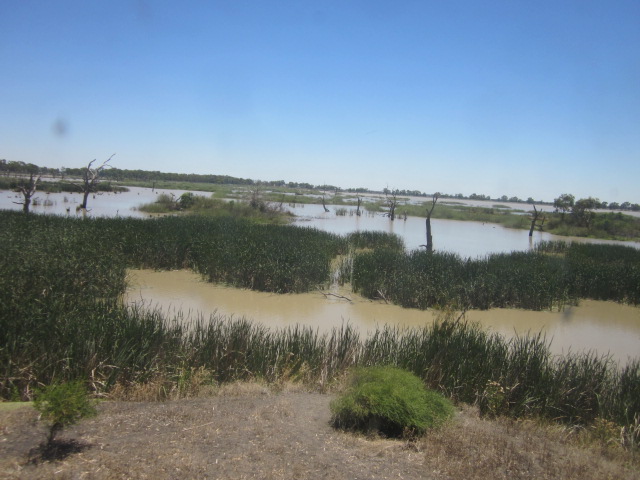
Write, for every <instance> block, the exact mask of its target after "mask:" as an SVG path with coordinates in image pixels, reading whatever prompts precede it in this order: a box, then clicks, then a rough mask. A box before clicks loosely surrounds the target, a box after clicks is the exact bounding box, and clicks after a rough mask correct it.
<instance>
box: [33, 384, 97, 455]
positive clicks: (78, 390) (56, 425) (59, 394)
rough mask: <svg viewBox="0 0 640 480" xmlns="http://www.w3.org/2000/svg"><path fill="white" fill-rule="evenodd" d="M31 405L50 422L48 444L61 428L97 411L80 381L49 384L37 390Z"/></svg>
mask: <svg viewBox="0 0 640 480" xmlns="http://www.w3.org/2000/svg"><path fill="white" fill-rule="evenodd" d="M33 406H34V407H35V408H36V410H38V411H39V412H40V414H41V416H42V418H43V419H44V420H45V421H47V422H49V423H50V427H49V435H48V436H47V444H48V445H51V444H52V443H53V441H54V439H55V436H56V434H57V433H58V432H60V431H61V430H62V429H63V428H65V427H67V426H69V425H73V424H75V423H77V422H78V421H80V420H81V419H83V418H85V417H91V416H94V415H95V414H96V413H97V412H96V408H95V405H94V404H93V402H92V401H91V400H90V399H89V397H88V395H87V391H86V389H85V388H84V385H82V383H81V382H70V383H61V384H53V385H50V386H48V387H46V388H44V389H42V390H41V391H40V392H38V394H37V395H36V398H35V400H34V403H33Z"/></svg>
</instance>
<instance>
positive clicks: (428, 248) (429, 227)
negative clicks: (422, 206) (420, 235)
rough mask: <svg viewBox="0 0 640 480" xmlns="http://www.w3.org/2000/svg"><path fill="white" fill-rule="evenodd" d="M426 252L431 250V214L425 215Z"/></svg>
mask: <svg viewBox="0 0 640 480" xmlns="http://www.w3.org/2000/svg"><path fill="white" fill-rule="evenodd" d="M427 252H433V236H432V235H431V214H430V213H429V214H428V215H427Z"/></svg>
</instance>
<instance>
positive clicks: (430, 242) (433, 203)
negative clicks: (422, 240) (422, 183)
mask: <svg viewBox="0 0 640 480" xmlns="http://www.w3.org/2000/svg"><path fill="white" fill-rule="evenodd" d="M438 198H440V192H436V193H434V194H433V196H432V197H431V207H430V208H428V209H427V221H426V224H427V244H426V245H425V247H426V248H427V252H433V236H432V235H431V214H432V213H433V209H434V208H436V203H438Z"/></svg>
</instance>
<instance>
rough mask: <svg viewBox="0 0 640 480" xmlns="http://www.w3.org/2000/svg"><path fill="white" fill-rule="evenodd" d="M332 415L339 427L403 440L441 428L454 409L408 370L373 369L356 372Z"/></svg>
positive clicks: (335, 404) (332, 410)
mask: <svg viewBox="0 0 640 480" xmlns="http://www.w3.org/2000/svg"><path fill="white" fill-rule="evenodd" d="M331 412H332V414H333V419H332V422H333V425H334V426H335V427H337V428H345V429H350V430H362V431H365V432H371V431H378V432H380V433H382V434H384V435H386V436H391V437H399V436H411V435H419V434H422V433H424V432H426V431H427V430H428V429H429V428H433V427H437V426H439V425H441V424H442V423H443V422H444V421H445V420H447V419H448V418H449V417H451V415H452V414H453V406H452V404H451V403H450V402H449V401H448V400H447V399H445V398H444V397H443V396H442V395H440V394H438V393H436V392H433V391H431V390H427V389H426V388H425V387H424V385H423V383H422V381H421V380H420V379H419V378H418V377H417V376H415V375H414V374H412V373H410V372H408V371H406V370H401V369H399V368H395V367H369V368H359V369H357V370H355V372H354V373H353V375H352V377H351V379H350V382H349V386H348V388H347V390H346V392H345V393H344V394H343V395H342V396H340V397H338V398H337V399H335V400H334V401H333V402H332V403H331Z"/></svg>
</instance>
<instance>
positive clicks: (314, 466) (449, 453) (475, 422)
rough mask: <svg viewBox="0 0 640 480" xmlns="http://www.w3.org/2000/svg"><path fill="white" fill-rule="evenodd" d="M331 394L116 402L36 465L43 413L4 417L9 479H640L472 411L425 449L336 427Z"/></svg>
mask: <svg viewBox="0 0 640 480" xmlns="http://www.w3.org/2000/svg"><path fill="white" fill-rule="evenodd" d="M331 398H332V397H331V396H329V395H323V394H317V393H304V392H295V391H285V392H281V393H270V392H269V391H268V390H266V389H264V388H262V387H260V388H258V387H254V388H252V389H249V390H248V391H247V389H244V390H243V391H242V392H241V393H240V394H229V393H228V392H227V394H225V395H217V396H214V397H208V398H197V399H188V400H179V401H167V402H153V403H149V402H115V401H114V402H104V403H102V404H101V405H100V407H99V415H98V416H97V417H95V418H91V419H88V420H85V421H83V422H82V423H80V424H79V425H76V426H74V427H72V428H70V429H68V431H65V432H63V434H62V435H61V438H62V439H66V440H70V439H75V441H76V442H77V443H75V444H74V445H75V447H76V450H77V451H75V452H73V453H71V454H69V455H68V456H67V457H66V458H64V459H62V460H56V461H42V460H40V461H36V462H34V461H33V460H34V459H35V460H37V459H38V457H37V455H36V454H35V453H34V447H37V446H38V444H39V443H40V442H41V441H42V440H43V438H44V434H45V431H46V430H45V428H44V427H43V426H42V425H41V424H39V423H38V422H37V413H36V412H35V410H33V409H32V408H30V407H22V408H19V409H15V410H10V411H5V410H0V478H7V479H39V478H43V479H44V478H47V479H49V478H55V479H70V478H73V479H76V478H78V479H126V478H132V479H153V480H156V479H158V480H159V479H191V478H194V479H195V478H212V479H213V478H229V479H249V478H260V479H306V478H309V479H316V478H317V479H323V478H326V479H349V480H354V479H391V478H394V479H396V478H398V479H458V478H471V479H473V478H478V479H480V478H482V479H488V478H504V479H517V478H523V479H524V478H527V479H528V478H562V479H566V478H576V479H577V478H580V479H588V478H594V479H596V478H597V479H607V478H611V479H614V478H615V479H619V478H629V479H631V478H640V472H639V471H638V470H637V468H636V469H635V470H634V469H632V468H631V467H625V466H624V462H627V463H628V460H629V457H628V455H627V456H625V455H624V454H623V453H621V454H620V455H616V454H615V452H614V453H611V452H610V451H609V450H607V451H606V452H605V453H603V452H602V451H601V450H600V449H598V450H595V449H594V448H591V450H587V449H586V447H579V446H576V445H575V444H574V443H572V442H567V441H564V440H563V435H562V433H561V432H559V433H557V434H556V433H554V432H551V433H550V430H549V429H548V428H547V429H543V428H541V427H539V426H536V425H534V424H533V423H527V422H512V421H507V420H503V421H488V420H484V419H480V418H479V417H478V416H477V414H476V413H475V411H474V410H473V409H471V408H468V409H464V410H462V411H460V412H459V413H458V414H457V418H456V419H455V421H453V422H452V423H451V424H450V425H448V426H447V427H445V428H444V429H442V430H441V431H439V432H435V433H431V434H430V435H428V436H427V437H426V438H424V439H420V440H418V441H415V442H407V441H401V440H390V439H381V438H366V437H364V436H358V435H354V434H351V433H346V432H340V431H335V430H334V429H332V428H331V426H330V425H329V419H330V411H329V402H330V400H331ZM30 451H31V453H30ZM30 458H31V460H32V461H31V462H30V461H29V459H30Z"/></svg>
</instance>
